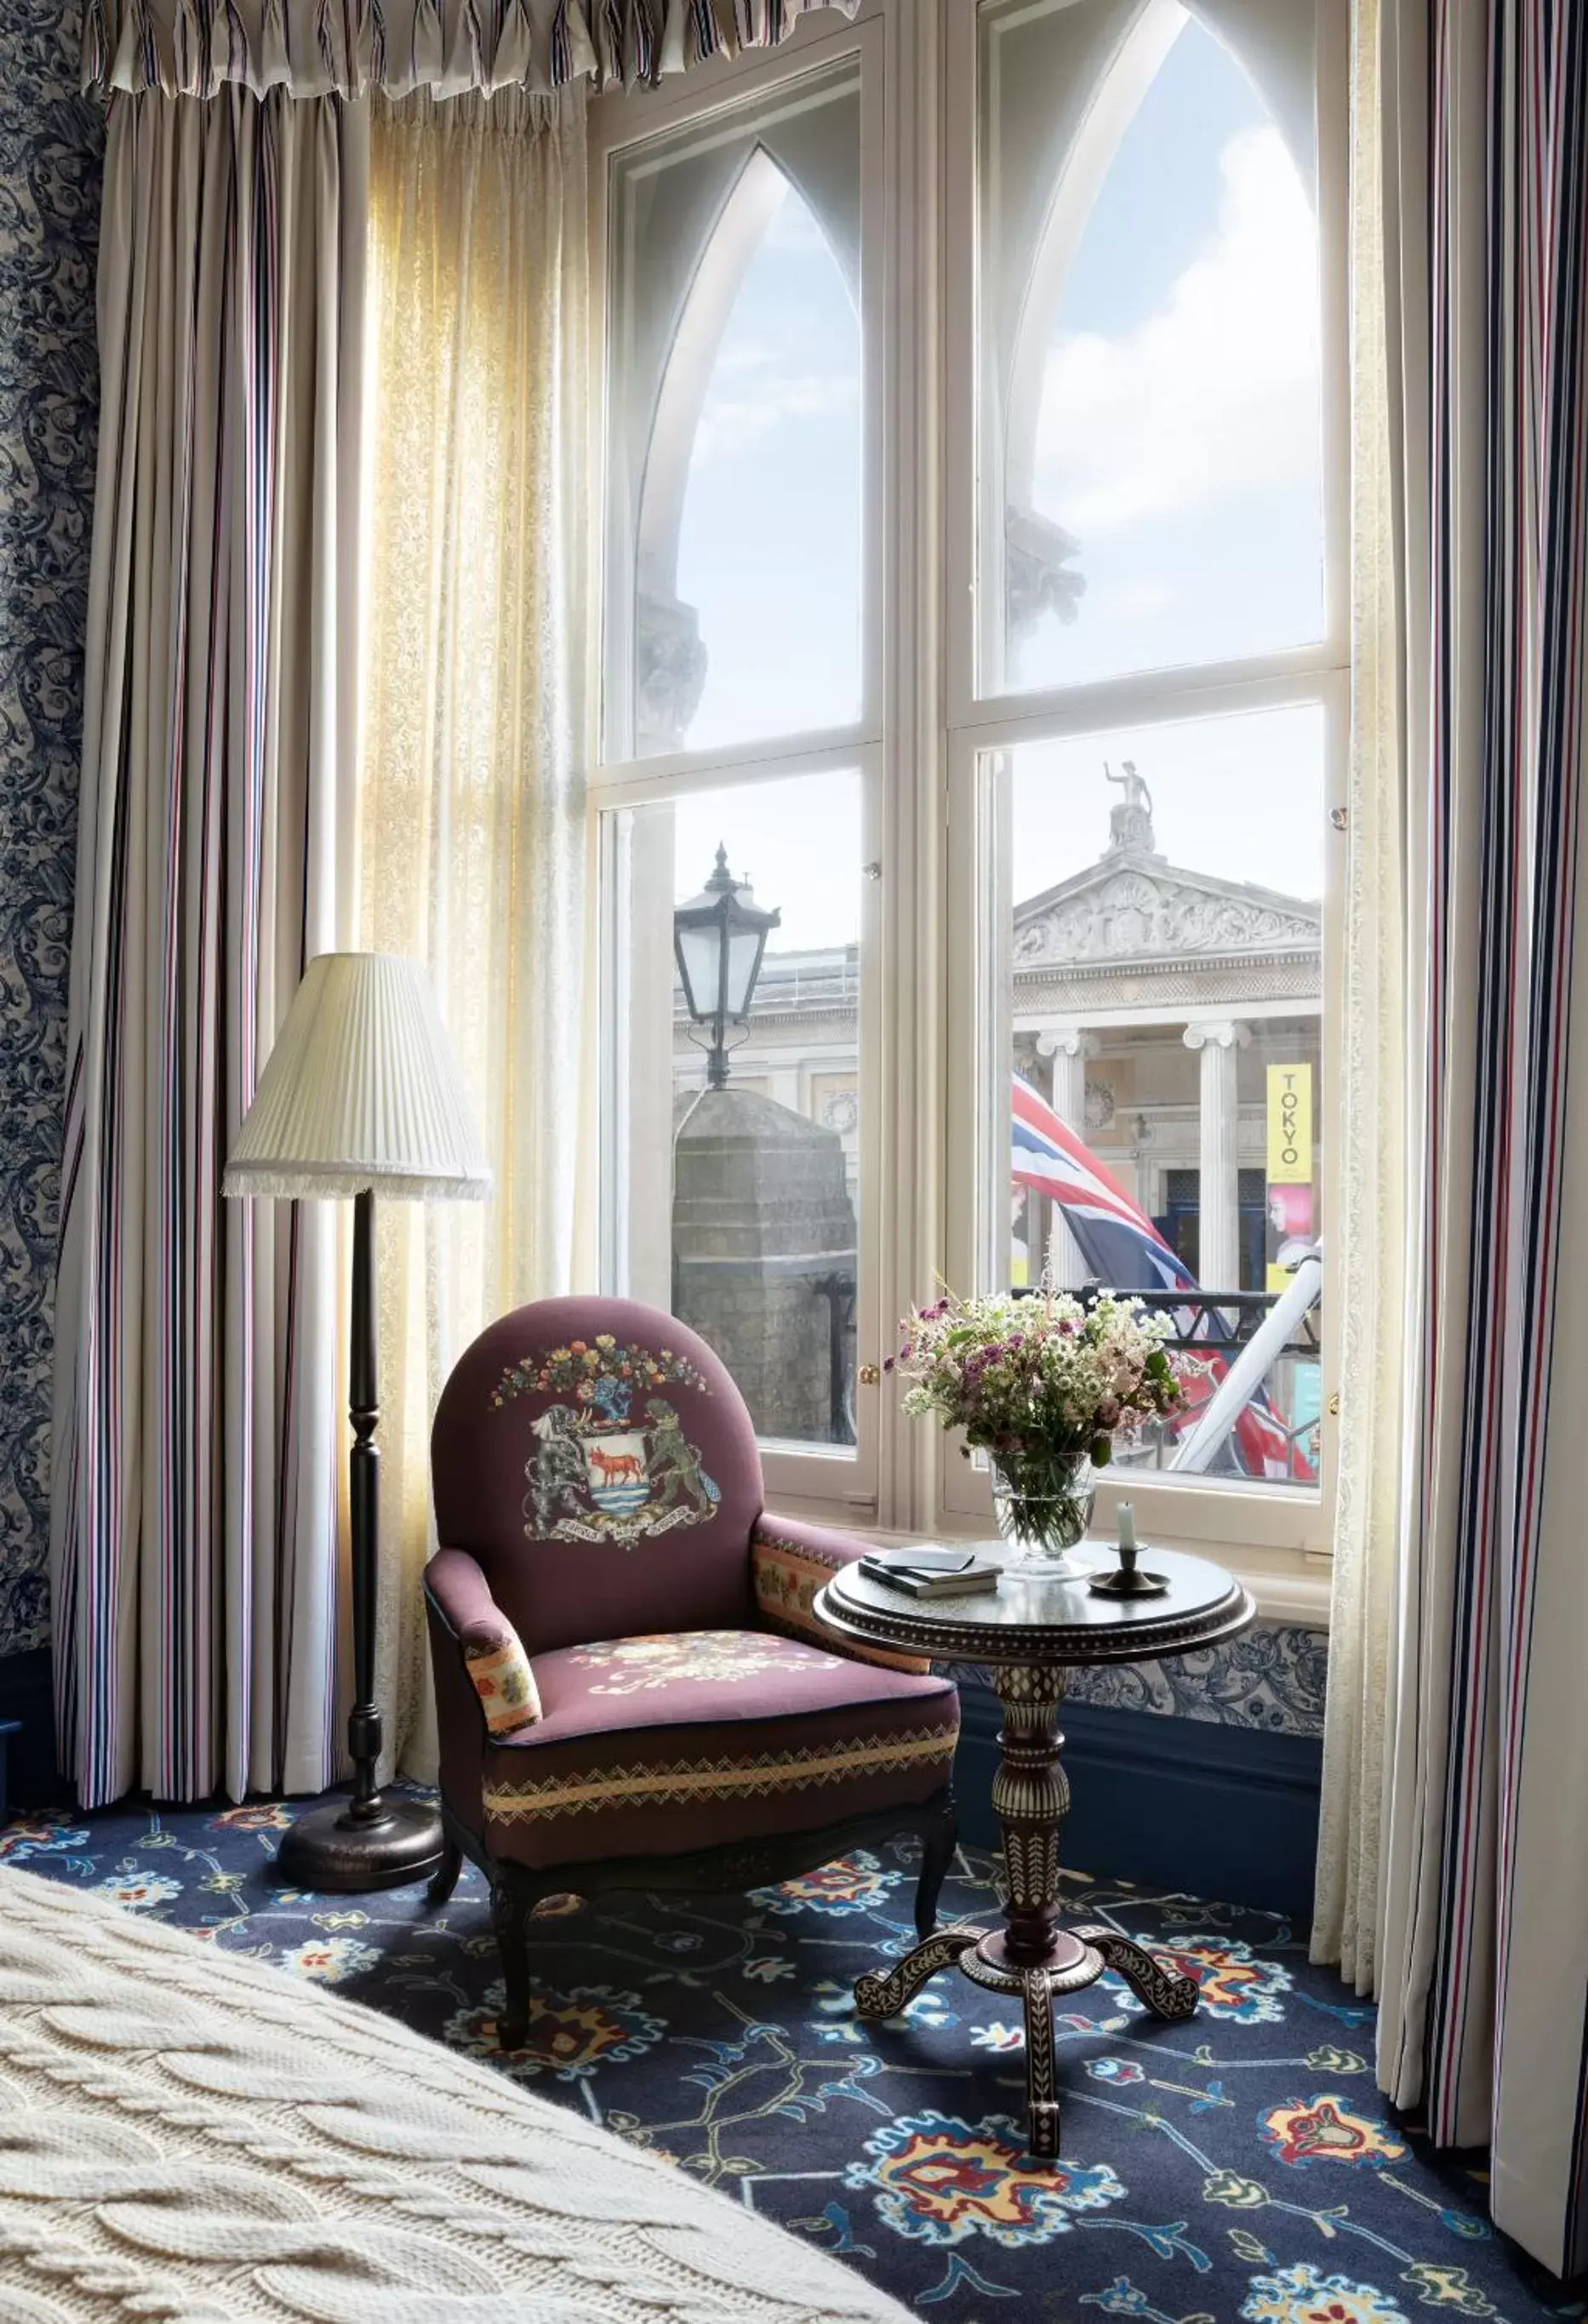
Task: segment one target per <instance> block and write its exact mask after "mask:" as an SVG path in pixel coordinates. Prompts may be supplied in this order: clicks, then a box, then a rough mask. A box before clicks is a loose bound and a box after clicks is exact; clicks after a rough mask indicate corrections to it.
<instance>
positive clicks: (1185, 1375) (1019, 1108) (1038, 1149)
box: [1010, 1074, 1313, 1483]
mask: <svg viewBox="0 0 1588 2324" xmlns="http://www.w3.org/2000/svg"><path fill="white" fill-rule="evenodd" d="M1010 1140H1011V1151H1010V1176H1011V1178H1012V1180H1013V1182H1014V1184H1015V1185H1017V1186H1024V1187H1027V1188H1029V1190H1030V1191H1031V1192H1032V1193H1034V1194H1046V1195H1047V1196H1048V1200H1049V1201H1050V1202H1053V1203H1057V1205H1058V1207H1059V1209H1060V1210H1061V1211H1062V1212H1063V1213H1064V1218H1065V1223H1066V1226H1067V1227H1068V1228H1069V1231H1070V1232H1071V1234H1072V1235H1073V1236H1074V1238H1075V1241H1076V1250H1078V1251H1079V1252H1080V1254H1081V1258H1082V1261H1083V1263H1084V1264H1085V1268H1086V1271H1087V1273H1088V1274H1089V1275H1091V1276H1094V1277H1095V1278H1096V1280H1097V1281H1098V1282H1099V1283H1102V1284H1106V1285H1107V1286H1108V1287H1109V1289H1110V1290H1111V1291H1186V1292H1194V1293H1196V1295H1197V1296H1198V1298H1200V1297H1201V1293H1202V1286H1201V1285H1200V1284H1199V1283H1198V1282H1197V1280H1196V1277H1195V1276H1194V1275H1193V1274H1192V1273H1191V1271H1190V1269H1189V1268H1187V1267H1186V1263H1185V1261H1184V1260H1183V1259H1181V1257H1180V1255H1179V1253H1178V1252H1177V1251H1176V1250H1172V1249H1171V1248H1170V1246H1169V1245H1168V1243H1167V1242H1166V1241H1165V1240H1164V1238H1163V1237H1162V1235H1160V1234H1159V1231H1158V1229H1157V1228H1156V1227H1155V1226H1154V1225H1153V1223H1152V1221H1151V1220H1150V1219H1149V1217H1148V1216H1147V1214H1146V1213H1145V1212H1144V1211H1142V1210H1140V1208H1139V1207H1138V1205H1137V1204H1136V1203H1133V1202H1132V1201H1131V1197H1130V1195H1129V1194H1126V1192H1125V1190H1124V1188H1123V1187H1122V1185H1120V1182H1119V1180H1118V1179H1117V1178H1115V1177H1114V1176H1112V1174H1111V1173H1110V1172H1109V1171H1108V1170H1107V1169H1105V1168H1104V1167H1103V1164H1102V1163H1101V1162H1100V1161H1099V1160H1098V1159H1097V1157H1096V1156H1095V1154H1094V1153H1093V1152H1092V1151H1091V1149H1090V1148H1089V1147H1087V1146H1086V1145H1085V1143H1084V1142H1083V1141H1082V1140H1081V1139H1079V1138H1077V1137H1076V1133H1075V1131H1074V1130H1067V1129H1066V1127H1065V1125H1064V1123H1063V1122H1062V1121H1060V1120H1059V1118H1058V1116H1057V1114H1056V1113H1055V1112H1054V1111H1053V1108H1052V1107H1051V1106H1050V1105H1049V1104H1048V1101H1047V1099H1046V1098H1044V1097H1043V1096H1041V1095H1040V1093H1039V1092H1038V1091H1036V1090H1034V1089H1033V1088H1032V1087H1031V1084H1030V1083H1029V1082H1028V1081H1026V1080H1024V1079H1023V1078H1022V1076H1021V1075H1020V1074H1015V1075H1014V1092H1013V1100H1012V1103H1011V1110H1010ZM1213 1328H1214V1327H1213V1324H1212V1322H1211V1319H1210V1318H1209V1315H1208V1313H1207V1310H1206V1308H1205V1307H1199V1308H1196V1309H1193V1308H1182V1309H1180V1310H1178V1311H1177V1315H1176V1329H1177V1333H1178V1334H1179V1336H1180V1338H1181V1340H1182V1341H1189V1342H1192V1345H1191V1346H1189V1347H1183V1348H1181V1349H1180V1350H1177V1351H1172V1352H1171V1356H1170V1360H1171V1362H1172V1363H1173V1364H1174V1367H1175V1373H1176V1377H1177V1379H1178V1380H1179V1383H1180V1388H1181V1393H1182V1396H1183V1397H1184V1402H1183V1403H1182V1405H1181V1406H1180V1409H1179V1414H1178V1416H1177V1419H1176V1421H1175V1423H1174V1427H1175V1433H1176V1434H1177V1435H1182V1434H1186V1433H1188V1432H1189V1430H1190V1429H1192V1428H1193V1427H1195V1425H1196V1418H1197V1415H1198V1413H1199V1412H1200V1411H1201V1409H1202V1407H1203V1406H1204V1405H1205V1404H1206V1403H1207V1402H1208V1401H1209V1399H1210V1398H1211V1397H1212V1396H1213V1395H1214V1391H1215V1390H1216V1388H1217V1387H1218V1384H1219V1382H1220V1381H1221V1380H1222V1379H1223V1377H1224V1375H1225V1373H1226V1372H1227V1371H1228V1369H1229V1364H1228V1362H1227V1360H1226V1359H1225V1358H1224V1356H1223V1355H1222V1354H1221V1353H1219V1352H1218V1351H1216V1350H1214V1349H1213V1348H1209V1349H1208V1350H1207V1351H1206V1352H1205V1353H1204V1352H1203V1351H1200V1350H1198V1349H1197V1348H1196V1345H1195V1342H1196V1341H1197V1340H1199V1339H1205V1338H1208V1337H1210V1336H1211V1335H1212V1332H1213ZM1231 1442H1232V1444H1233V1448H1234V1452H1235V1457H1236V1459H1237V1461H1238V1462H1239V1463H1240V1466H1241V1468H1242V1471H1243V1472H1244V1474H1245V1475H1247V1476H1249V1477H1286V1478H1289V1479H1290V1480H1293V1481H1300V1482H1306V1483H1311V1482H1312V1481H1313V1467H1312V1463H1311V1462H1309V1461H1308V1460H1307V1458H1306V1454H1305V1453H1304V1452H1302V1450H1301V1447H1300V1446H1299V1445H1298V1444H1295V1443H1292V1442H1291V1439H1290V1435H1289V1432H1288V1429H1287V1427H1286V1425H1285V1417H1284V1415H1283V1414H1282V1413H1281V1412H1279V1410H1278V1409H1277V1408H1276V1406H1274V1404H1273V1403H1272V1402H1271V1400H1270V1399H1269V1397H1268V1395H1267V1394H1266V1392H1265V1391H1264V1390H1262V1389H1261V1388H1260V1389H1259V1390H1258V1391H1257V1393H1256V1394H1255V1395H1254V1396H1253V1397H1251V1400H1250V1401H1249V1402H1248V1403H1247V1405H1246V1406H1244V1408H1243V1409H1242V1412H1241V1414H1240V1415H1239V1416H1238V1417H1237V1419H1236V1421H1235V1424H1234V1426H1233V1429H1232V1430H1231Z"/></svg>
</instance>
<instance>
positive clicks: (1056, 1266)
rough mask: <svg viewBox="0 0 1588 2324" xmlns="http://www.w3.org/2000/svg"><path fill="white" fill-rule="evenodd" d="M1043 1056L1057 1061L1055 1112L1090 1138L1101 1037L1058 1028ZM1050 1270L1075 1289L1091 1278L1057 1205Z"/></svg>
mask: <svg viewBox="0 0 1588 2324" xmlns="http://www.w3.org/2000/svg"><path fill="white" fill-rule="evenodd" d="M1037 1048H1038V1052H1039V1055H1040V1056H1044V1057H1051V1058H1052V1060H1053V1111H1054V1112H1055V1113H1056V1114H1057V1116H1058V1118H1059V1120H1060V1121H1062V1122H1063V1124H1064V1126H1065V1128H1066V1130H1074V1131H1075V1133H1076V1137H1077V1138H1080V1139H1084V1138H1085V1135H1086V1065H1087V1062H1088V1060H1089V1059H1090V1058H1093V1057H1094V1056H1096V1055H1097V1036H1096V1034H1095V1033H1085V1032H1083V1031H1082V1029H1081V1028H1080V1027H1079V1026H1078V1025H1054V1026H1050V1027H1049V1028H1048V1030H1047V1031H1046V1032H1045V1033H1039V1034H1038V1036H1037ZM1047 1261H1048V1272H1049V1274H1050V1275H1051V1276H1052V1277H1053V1279H1054V1281H1055V1283H1057V1284H1058V1285H1060V1286H1063V1287H1066V1288H1072V1289H1073V1288H1074V1287H1075V1286H1076V1285H1078V1284H1082V1283H1085V1280H1086V1277H1087V1272H1088V1270H1087V1267H1086V1262H1085V1259H1083V1258H1082V1257H1081V1252H1080V1247H1079V1245H1078V1244H1077V1243H1076V1239H1075V1237H1074V1235H1073V1234H1071V1232H1070V1231H1069V1227H1068V1225H1067V1224H1066V1220H1065V1215H1064V1213H1063V1211H1062V1210H1061V1209H1060V1208H1059V1206H1058V1205H1057V1203H1055V1204H1054V1206H1053V1219H1052V1223H1051V1225H1050V1226H1049V1228H1048V1251H1047Z"/></svg>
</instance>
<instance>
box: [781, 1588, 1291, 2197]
mask: <svg viewBox="0 0 1588 2324" xmlns="http://www.w3.org/2000/svg"><path fill="white" fill-rule="evenodd" d="M978 1546H979V1548H980V1549H981V1551H982V1554H983V1555H984V1556H986V1557H988V1558H989V1559H995V1560H997V1561H998V1562H999V1563H1002V1562H1003V1551H1002V1544H1001V1543H988V1544H984V1545H978ZM1150 1562H1151V1565H1152V1570H1153V1572H1156V1573H1161V1574H1162V1575H1163V1576H1164V1577H1165V1579H1166V1580H1167V1581H1168V1585H1169V1586H1168V1590H1167V1591H1165V1592H1164V1593H1163V1594H1162V1595H1161V1596H1159V1597H1155V1598H1138V1599H1128V1598H1127V1599H1120V1598H1094V1597H1093V1596H1092V1595H1091V1594H1090V1593H1089V1591H1088V1590H1087V1587H1086V1582H1085V1580H1082V1581H1075V1582H1054V1581H1049V1580H1048V1579H1047V1578H1045V1577H1042V1576H1034V1577H1033V1576H1029V1575H1027V1574H1025V1573H1023V1572H1013V1571H1006V1572H1003V1573H1002V1574H1001V1576H1000V1578H999V1581H998V1582H997V1583H996V1584H995V1585H994V1584H990V1585H989V1586H988V1588H986V1589H985V1590H982V1591H977V1592H976V1593H975V1594H974V1596H965V1597H959V1598H939V1599H920V1598H907V1597H905V1596H904V1595H902V1593H901V1592H900V1591H896V1590H891V1589H890V1588H889V1587H888V1585H887V1583H886V1582H874V1581H872V1578H871V1576H870V1575H869V1574H865V1573H863V1572H861V1570H860V1567H859V1565H858V1564H854V1565H847V1566H845V1567H844V1568H843V1569H842V1571H841V1572H838V1573H836V1574H835V1575H834V1577H833V1579H832V1581H831V1582H828V1583H827V1584H826V1587H825V1588H824V1589H823V1590H821V1591H819V1592H818V1593H817V1600H816V1612H817V1616H818V1617H819V1618H820V1619H821V1620H822V1621H823V1622H825V1623H826V1626H827V1628H829V1629H830V1630H833V1631H834V1632H836V1635H837V1636H838V1637H842V1638H850V1639H854V1641H855V1642H856V1643H858V1644H862V1645H865V1646H890V1647H892V1648H894V1649H895V1650H897V1651H899V1652H902V1653H906V1654H913V1655H930V1656H931V1657H932V1658H933V1659H934V1661H938V1662H965V1663H983V1664H988V1665H991V1666H992V1683H993V1686H994V1688H995V1689H996V1691H997V1694H998V1699H999V1701H1000V1702H1001V1703H1002V1705H1003V1729H1002V1734H1001V1735H1000V1737H999V1746H1000V1749H1001V1751H1002V1761H1001V1764H1000V1766H999V1769H998V1773H997V1775H996V1776H995V1777H994V1779H993V1784H992V1807H993V1811H994V1812H995V1814H996V1815H997V1817H998V1821H999V1823H1000V1825H1001V1827H1002V1833H1003V1868H1004V1876H1005V1881H1006V1886H1007V1892H1008V1893H1007V1899H1006V1902H1005V1904H1004V1908H1003V1926H1002V1928H998V1929H980V1928H965V1927H960V1928H948V1929H937V1930H936V1931H934V1932H933V1933H932V1935H931V1936H929V1937H928V1938H927V1939H926V1941H925V1942H924V1943H922V1944H919V1945H917V1946H916V1947H915V1949H914V1950H913V1951H911V1952H909V1953H907V1954H906V1955H905V1956H904V1958H903V1960H900V1961H899V1962H897V1963H896V1964H895V1965H894V1966H893V1967H891V1968H890V1969H877V1970H873V1971H871V1972H868V1974H867V1975H865V1976H863V1977H862V1978H859V1979H858V1980H857V1982H856V1984H855V1987H854V2000H855V2006H856V2008H857V2009H858V2010H859V2012H860V2015H862V2017H866V2018H883V2017H893V2016H896V2015H898V2013H899V2011H900V2010H901V2009H902V2008H903V2007H904V2006H905V2005H906V2003H907V2002H908V2001H909V1999H910V1998H911V1997H912V1995H914V1994H917V1993H919V1991H920V1989H921V1987H922V1986H924V1985H925V1984H926V1983H927V1982H928V1979H929V1978H933V1977H936V1975H937V1971H938V1970H939V1969H947V1968H948V1967H950V1966H951V1965H953V1964H957V1966H958V1967H959V1969H961V1970H962V1972H963V1973H964V1974H965V1976H966V1977H968V1978H970V1979H971V1980H972V1982H973V1983H974V1984H976V1985H981V1986H986V1987H991V1989H992V1991H993V1992H995V1993H1006V1994H1011V1995H1014V1994H1018V1995H1019V1996H1020V2001H1021V2003H1022V2006H1023V2007H1024V2011H1025V2020H1026V2094H1027V2099H1028V2103H1029V2135H1030V2148H1031V2153H1033V2154H1034V2155H1037V2156H1039V2157H1043V2158H1047V2157H1051V2156H1054V2155H1057V2153H1058V2111H1059V2110H1058V2089H1057V2080H1056V2077H1055V2070H1054V2054H1053V1997H1054V1996H1055V1994H1060V1993H1075V1992H1077V1991H1078V1990H1079V1989H1080V1988H1081V1987H1083V1986H1087V1985H1090V1984H1092V1983H1093V1981H1094V1978H1099V1977H1101V1976H1102V1975H1103V1970H1104V1969H1117V1970H1118V1972H1119V1974H1120V1975H1121V1976H1122V1978H1124V1979H1125V1982H1126V1983H1127V1984H1128V1985H1129V1986H1130V1987H1131V1990H1132V1991H1133V1992H1134V1993H1135V1994H1136V1995H1137V1996H1138V1997H1139V1998H1140V2000H1141V2001H1142V2002H1143V2003H1144V2004H1145V2005H1146V2006H1147V2007H1148V2008H1149V2009H1150V2010H1151V2011H1152V2012H1153V2013H1154V2015H1157V2016H1159V2017H1162V2018H1167V2019H1169V2020H1171V2021H1173V2020H1177V2019H1181V2018H1186V2017H1189V2016H1190V2015H1192V2014H1193V2012H1194V2011H1195V2009H1196V1980H1195V1978H1188V1977H1181V1976H1179V1975H1177V1973H1176V1972H1174V1971H1172V1970H1170V1969H1166V1968H1165V1967H1164V1966H1163V1964H1162V1963H1161V1962H1160V1961H1159V1960H1156V1959H1155V1958H1154V1957H1153V1955H1152V1954H1151V1953H1149V1952H1147V1951H1146V1950H1144V1949H1143V1948H1142V1947H1141V1946H1140V1945H1138V1944H1136V1943H1134V1942H1132V1941H1131V1939H1130V1938H1129V1937H1123V1936H1121V1935H1120V1934H1119V1933H1118V1932H1116V1931H1115V1930H1113V1929H1109V1928H1102V1927H1094V1926H1087V1927H1085V1928H1077V1929H1063V1928H1060V1926H1059V1924H1058V1919H1059V1916H1058V1835H1059V1828H1060V1826H1061V1825H1062V1824H1063V1822H1064V1819H1065V1817H1066V1815H1067V1813H1068V1812H1069V1804H1070V1787H1069V1780H1068V1778H1067V1776H1066V1774H1065V1772H1064V1768H1063V1766H1061V1765H1060V1761H1059V1753H1060V1751H1061V1749H1062V1748H1063V1745H1064V1738H1063V1736H1062V1735H1061V1734H1060V1733H1059V1731H1058V1707H1059V1704H1060V1702H1061V1701H1063V1699H1064V1690H1065V1674H1066V1671H1068V1670H1069V1669H1070V1668H1072V1667H1074V1666H1075V1665H1080V1664H1085V1663H1132V1662H1141V1661H1145V1660H1147V1659H1149V1658H1152V1659H1159V1658H1161V1657H1162V1656H1164V1655H1183V1654H1188V1653H1190V1652H1191V1650H1192V1649H1193V1648H1195V1647H1197V1646H1217V1645H1218V1644H1219V1643H1220V1642H1221V1641H1222V1640H1223V1639H1225V1638H1233V1637H1236V1636H1237V1635H1238V1634H1239V1633H1240V1632H1241V1631H1242V1630H1244V1629H1245V1628H1247V1626H1248V1625H1249V1624H1250V1623H1251V1621H1252V1619H1253V1618H1254V1617H1255V1615H1256V1612H1257V1609H1256V1607H1255V1606H1254V1605H1253V1603H1252V1600H1251V1594H1250V1593H1249V1592H1248V1591H1246V1590H1244V1589H1242V1585H1241V1584H1240V1582H1237V1581H1235V1580H1234V1578H1233V1576H1232V1575H1231V1574H1228V1573H1226V1572H1223V1569H1222V1567H1219V1566H1217V1565H1213V1564H1210V1563H1208V1561H1207V1560H1206V1559H1205V1558H1201V1557H1185V1556H1182V1555H1180V1554H1178V1553H1177V1552H1174V1551H1170V1550H1159V1549H1155V1550H1153V1551H1151V1553H1150ZM1098 1563H1099V1568H1100V1570H1101V1569H1102V1568H1103V1566H1104V1565H1105V1564H1107V1563H1112V1557H1111V1556H1110V1555H1109V1554H1108V1553H1106V1552H1104V1553H1103V1555H1102V1556H1100V1558H1099V1561H1098Z"/></svg>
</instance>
